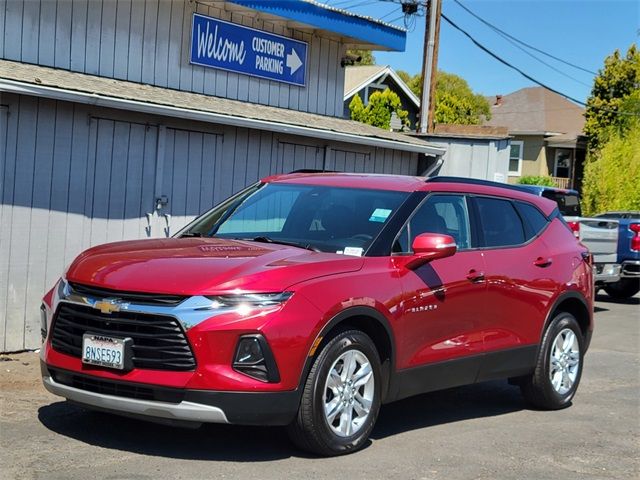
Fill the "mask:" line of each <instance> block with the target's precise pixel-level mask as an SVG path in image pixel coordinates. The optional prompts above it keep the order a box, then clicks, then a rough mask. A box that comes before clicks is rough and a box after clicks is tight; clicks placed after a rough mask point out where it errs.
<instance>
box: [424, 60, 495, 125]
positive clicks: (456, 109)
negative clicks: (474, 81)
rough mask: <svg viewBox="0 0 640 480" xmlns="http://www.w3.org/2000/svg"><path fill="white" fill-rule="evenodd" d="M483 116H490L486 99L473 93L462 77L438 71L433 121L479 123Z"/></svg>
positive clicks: (461, 123) (488, 117) (463, 123)
mask: <svg viewBox="0 0 640 480" xmlns="http://www.w3.org/2000/svg"><path fill="white" fill-rule="evenodd" d="M484 118H486V119H490V118H491V107H490V106H489V102H488V101H487V99H486V98H484V97H483V96H482V95H479V94H475V93H473V91H472V90H471V87H469V84H468V83H467V81H466V80H465V79H464V78H461V77H459V76H458V75H454V74H452V73H447V72H438V76H437V77H436V110H435V114H434V121H435V123H453V124H460V125H479V124H480V123H482V121H483V119H484Z"/></svg>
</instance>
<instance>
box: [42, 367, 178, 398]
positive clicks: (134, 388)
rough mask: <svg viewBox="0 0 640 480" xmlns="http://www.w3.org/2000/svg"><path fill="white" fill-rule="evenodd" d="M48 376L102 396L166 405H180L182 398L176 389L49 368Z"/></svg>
mask: <svg viewBox="0 0 640 480" xmlns="http://www.w3.org/2000/svg"><path fill="white" fill-rule="evenodd" d="M49 374H50V375H51V377H52V378H53V380H54V381H55V382H56V383H59V384H62V385H66V386H68V387H73V388H77V389H79V390H85V391H87V392H94V393H100V394H102V395H113V396H116V397H127V398H135V399H137V400H153V401H156V402H168V403H180V402H181V401H182V399H183V398H184V391H182V390H180V389H177V388H167V387H152V386H147V385H143V384H140V383H125V382H116V381H113V380H105V379H103V378H96V377H88V376H86V375H78V374H76V373H72V372H67V371H65V370H58V369H54V368H51V367H49Z"/></svg>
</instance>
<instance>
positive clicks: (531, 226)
mask: <svg viewBox="0 0 640 480" xmlns="http://www.w3.org/2000/svg"><path fill="white" fill-rule="evenodd" d="M516 208H517V209H518V212H519V213H520V216H521V217H522V219H523V220H524V224H525V225H524V227H525V234H526V237H527V240H529V239H531V238H533V237H535V236H536V235H538V234H539V233H540V232H541V231H542V230H544V228H545V227H546V226H547V223H548V221H547V219H546V217H545V216H544V215H543V214H542V213H541V212H540V210H538V209H537V208H536V207H534V206H533V205H531V204H529V203H523V202H516Z"/></svg>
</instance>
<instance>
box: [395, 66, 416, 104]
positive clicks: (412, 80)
mask: <svg viewBox="0 0 640 480" xmlns="http://www.w3.org/2000/svg"><path fill="white" fill-rule="evenodd" d="M396 73H397V74H398V76H399V77H400V78H401V79H402V81H403V82H404V83H406V84H407V87H409V89H410V90H411V91H412V92H413V93H414V94H415V96H416V97H418V98H420V97H421V96H422V75H420V74H419V73H416V74H415V75H409V74H408V73H407V72H405V71H404V70H398V71H397V72H396Z"/></svg>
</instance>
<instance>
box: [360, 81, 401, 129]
mask: <svg viewBox="0 0 640 480" xmlns="http://www.w3.org/2000/svg"><path fill="white" fill-rule="evenodd" d="M349 111H350V112H351V119H352V120H356V121H358V122H362V123H367V124H369V125H373V126H375V127H380V128H384V129H385V130H389V128H391V116H392V114H394V113H395V114H396V115H397V117H398V118H399V119H400V121H401V122H402V125H403V126H404V127H409V112H407V111H406V110H403V109H402V102H401V101H400V97H399V96H398V94H397V93H395V92H392V91H391V90H389V89H388V88H387V89H386V90H384V91H382V92H380V91H378V92H374V93H372V94H371V96H370V97H369V102H368V104H367V106H366V107H365V105H364V103H362V99H361V98H360V95H354V97H353V99H351V102H350V103H349Z"/></svg>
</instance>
